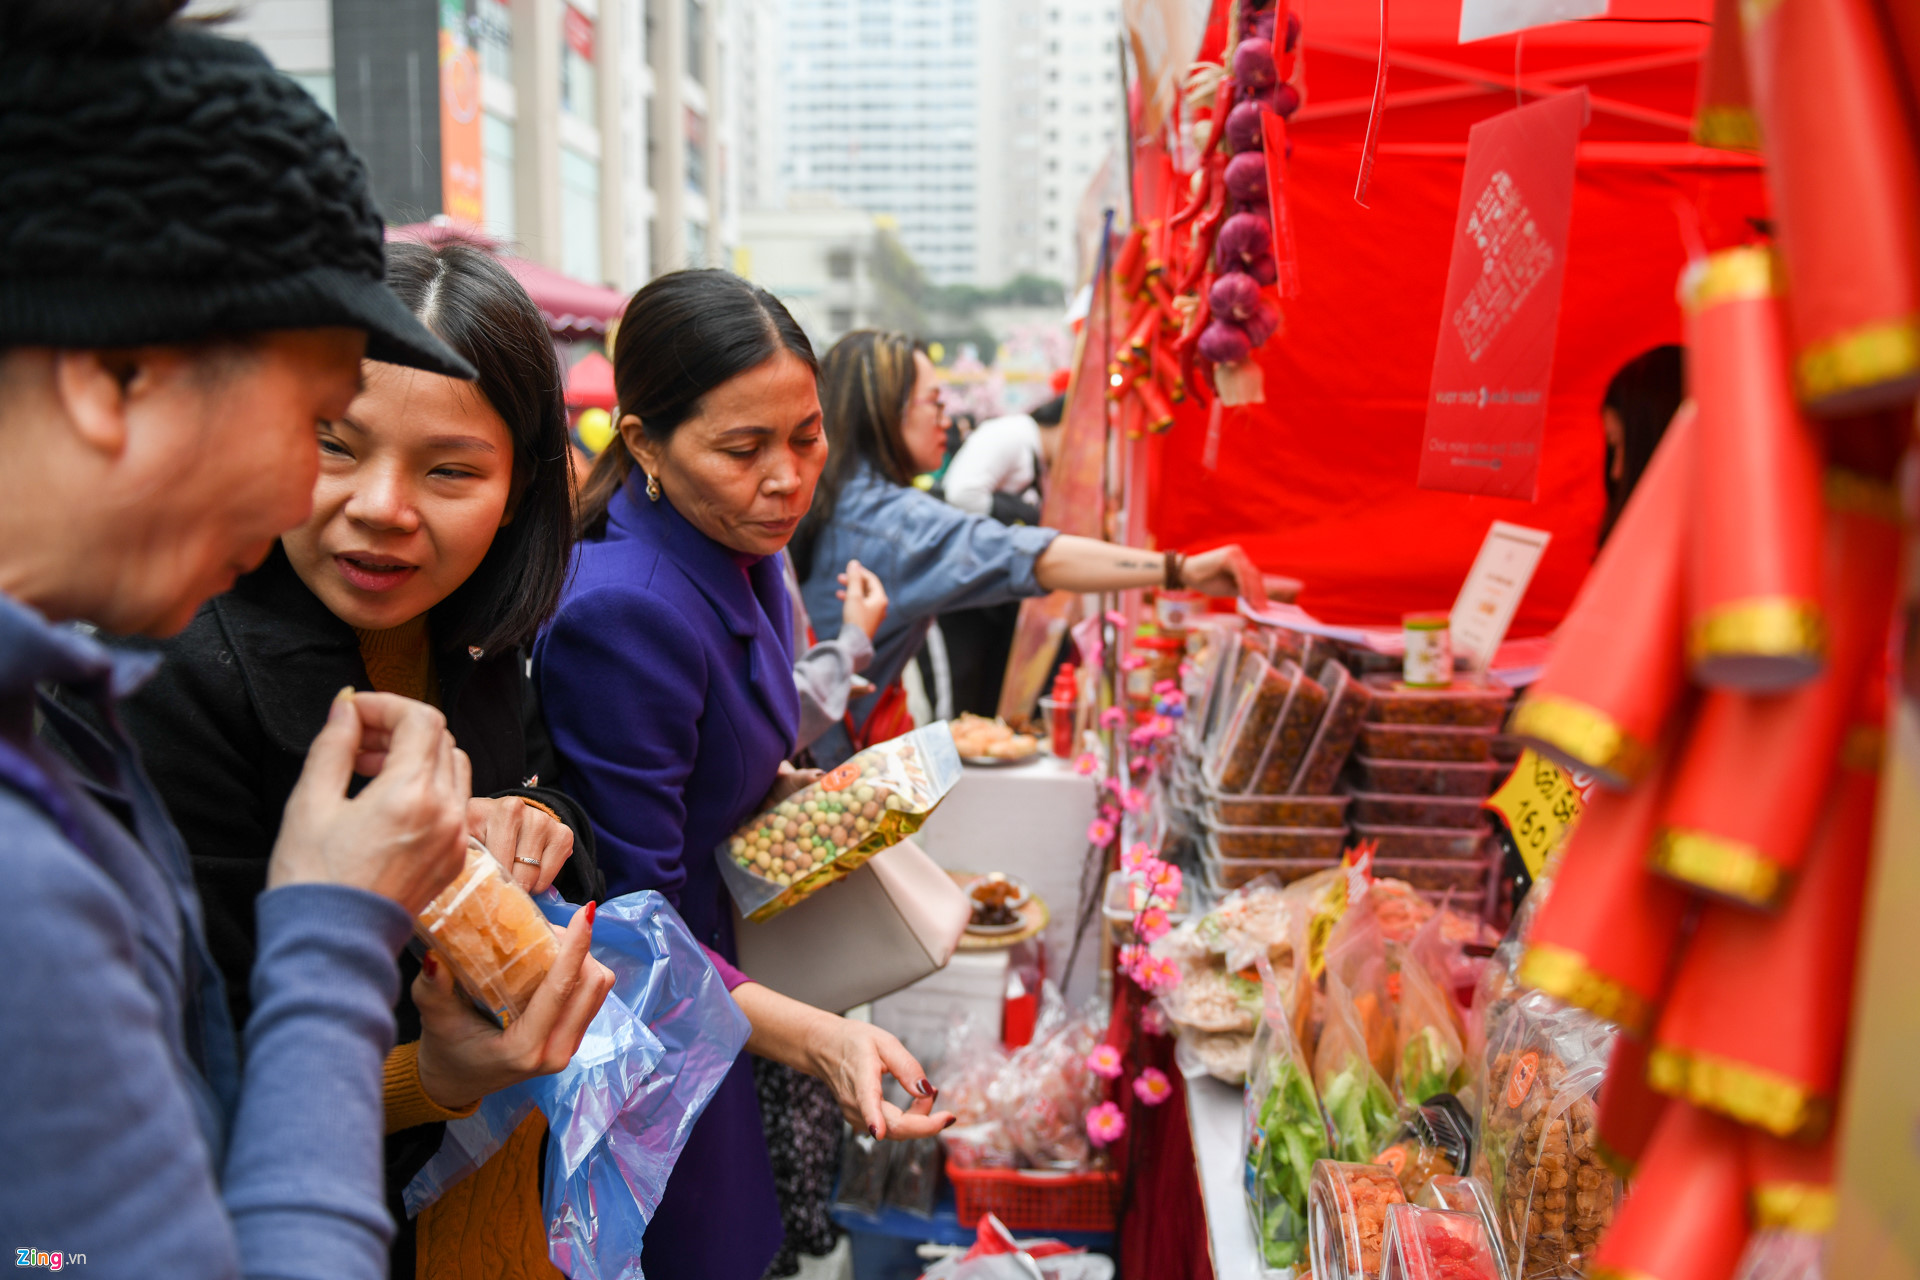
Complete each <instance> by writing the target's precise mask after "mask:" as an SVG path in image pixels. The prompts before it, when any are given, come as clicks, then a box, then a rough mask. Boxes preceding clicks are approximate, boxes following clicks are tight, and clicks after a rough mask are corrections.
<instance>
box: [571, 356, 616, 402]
mask: <svg viewBox="0 0 1920 1280" xmlns="http://www.w3.org/2000/svg"><path fill="white" fill-rule="evenodd" d="M615 403H616V401H615V398H614V394H613V361H611V360H609V359H607V358H606V357H605V356H603V355H601V354H600V353H599V352H598V351H589V352H587V354H586V355H584V356H582V357H580V359H579V361H578V362H576V363H575V364H574V366H573V368H571V369H569V370H567V408H569V409H607V410H611V409H612V408H613V406H614V404H615Z"/></svg>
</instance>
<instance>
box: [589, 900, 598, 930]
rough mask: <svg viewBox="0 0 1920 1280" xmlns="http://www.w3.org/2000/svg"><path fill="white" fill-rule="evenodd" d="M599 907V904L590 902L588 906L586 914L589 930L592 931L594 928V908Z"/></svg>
mask: <svg viewBox="0 0 1920 1280" xmlns="http://www.w3.org/2000/svg"><path fill="white" fill-rule="evenodd" d="M597 905H598V904H597V903H592V902H589V903H588V904H587V905H586V912H587V928H589V929H591V928H593V912H594V908H595V907H596V906H597Z"/></svg>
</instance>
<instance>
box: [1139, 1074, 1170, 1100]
mask: <svg viewBox="0 0 1920 1280" xmlns="http://www.w3.org/2000/svg"><path fill="white" fill-rule="evenodd" d="M1133 1096H1134V1097H1136V1098H1138V1099H1140V1101H1142V1102H1144V1103H1146V1104H1147V1105H1148V1106H1150V1107H1157V1106H1159V1105H1160V1104H1161V1103H1163V1102H1165V1101H1166V1100H1167V1099H1168V1098H1171V1097H1172V1096H1173V1082H1172V1081H1171V1080H1168V1079H1167V1073H1166V1072H1164V1071H1162V1070H1160V1069H1159V1068H1158V1067H1148V1068H1147V1069H1146V1070H1144V1071H1142V1072H1141V1073H1140V1074H1139V1075H1137V1076H1135V1077H1134V1078H1133Z"/></svg>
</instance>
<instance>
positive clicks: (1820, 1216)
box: [1747, 1129, 1839, 1236]
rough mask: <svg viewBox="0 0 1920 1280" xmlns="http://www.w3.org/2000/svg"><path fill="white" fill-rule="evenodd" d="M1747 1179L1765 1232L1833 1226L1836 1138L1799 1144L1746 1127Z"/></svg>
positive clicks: (1821, 1230) (1813, 1232)
mask: <svg viewBox="0 0 1920 1280" xmlns="http://www.w3.org/2000/svg"><path fill="white" fill-rule="evenodd" d="M1747 1171H1748V1172H1747V1178H1748V1182H1749V1183H1750V1185H1751V1186H1752V1188H1753V1225H1754V1226H1755V1227H1756V1228H1758V1229H1760V1230H1762V1231H1798V1232H1800V1233H1801V1234H1802V1235H1810V1236H1817V1235H1825V1234H1826V1233H1827V1232H1829V1231H1831V1230H1832V1229H1833V1222H1834V1219H1835V1217H1837V1216H1838V1210H1839V1202H1838V1200H1837V1198H1836V1197H1835V1195H1834V1190H1833V1184H1834V1177H1833V1137H1832V1135H1828V1136H1827V1137H1826V1138H1823V1139H1822V1140H1820V1141H1819V1142H1811V1143H1809V1142H1794V1141H1791V1140H1789V1139H1786V1138H1776V1137H1774V1136H1773V1135H1772V1134H1770V1133H1762V1132H1760V1131H1759V1130H1757V1129H1749V1130H1747Z"/></svg>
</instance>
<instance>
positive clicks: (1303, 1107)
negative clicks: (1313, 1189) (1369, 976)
mask: <svg viewBox="0 0 1920 1280" xmlns="http://www.w3.org/2000/svg"><path fill="white" fill-rule="evenodd" d="M1256 965H1257V967H1258V969H1259V970H1260V976H1261V985H1262V987H1263V989H1264V991H1265V1004H1264V1008H1263V1010H1262V1016H1261V1019H1260V1025H1259V1027H1258V1029H1256V1030H1255V1032H1254V1037H1253V1069H1252V1072H1251V1074H1250V1075H1249V1076H1248V1078H1247V1094H1246V1110H1245V1112H1244V1116H1245V1119H1244V1122H1243V1130H1244V1136H1245V1139H1246V1166H1245V1171H1244V1182H1245V1188H1246V1195H1247V1211H1248V1215H1249V1216H1250V1217H1251V1219H1252V1221H1253V1229H1254V1235H1255V1237H1256V1238H1257V1239H1258V1240H1259V1242H1260V1254H1261V1260H1262V1261H1263V1262H1264V1264H1265V1265H1266V1267H1267V1269H1268V1270H1270V1271H1277V1272H1282V1273H1288V1274H1290V1273H1291V1272H1293V1271H1295V1270H1299V1269H1301V1268H1304V1267H1305V1265H1306V1261H1307V1216H1306V1215H1307V1182H1308V1179H1309V1177H1310V1176H1311V1174H1312V1172H1313V1164H1314V1161H1316V1160H1321V1159H1325V1158H1326V1155H1327V1152H1328V1143H1327V1122H1326V1118H1325V1117H1324V1116H1323V1115H1322V1114H1321V1111H1320V1103H1319V1101H1318V1100H1317V1099H1316V1098H1315V1097H1314V1092H1313V1078H1312V1075H1311V1074H1310V1073H1309V1071H1308V1070H1307V1063H1306V1059H1305V1058H1304V1057H1303V1056H1302V1055H1301V1053H1300V1048H1299V1046H1298V1045H1297V1044H1296V1043H1295V1041H1294V1038H1293V1032H1292V1029H1291V1028H1290V1026H1289V1018H1288V1013H1287V1008H1286V1002H1285V997H1284V992H1283V987H1282V984H1280V983H1279V982H1277V981H1276V980H1275V975H1274V973H1273V970H1272V968H1271V966H1270V965H1269V964H1268V963H1267V960H1266V958H1265V957H1264V956H1262V957H1261V958H1260V959H1259V960H1258V961H1257V962H1256Z"/></svg>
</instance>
